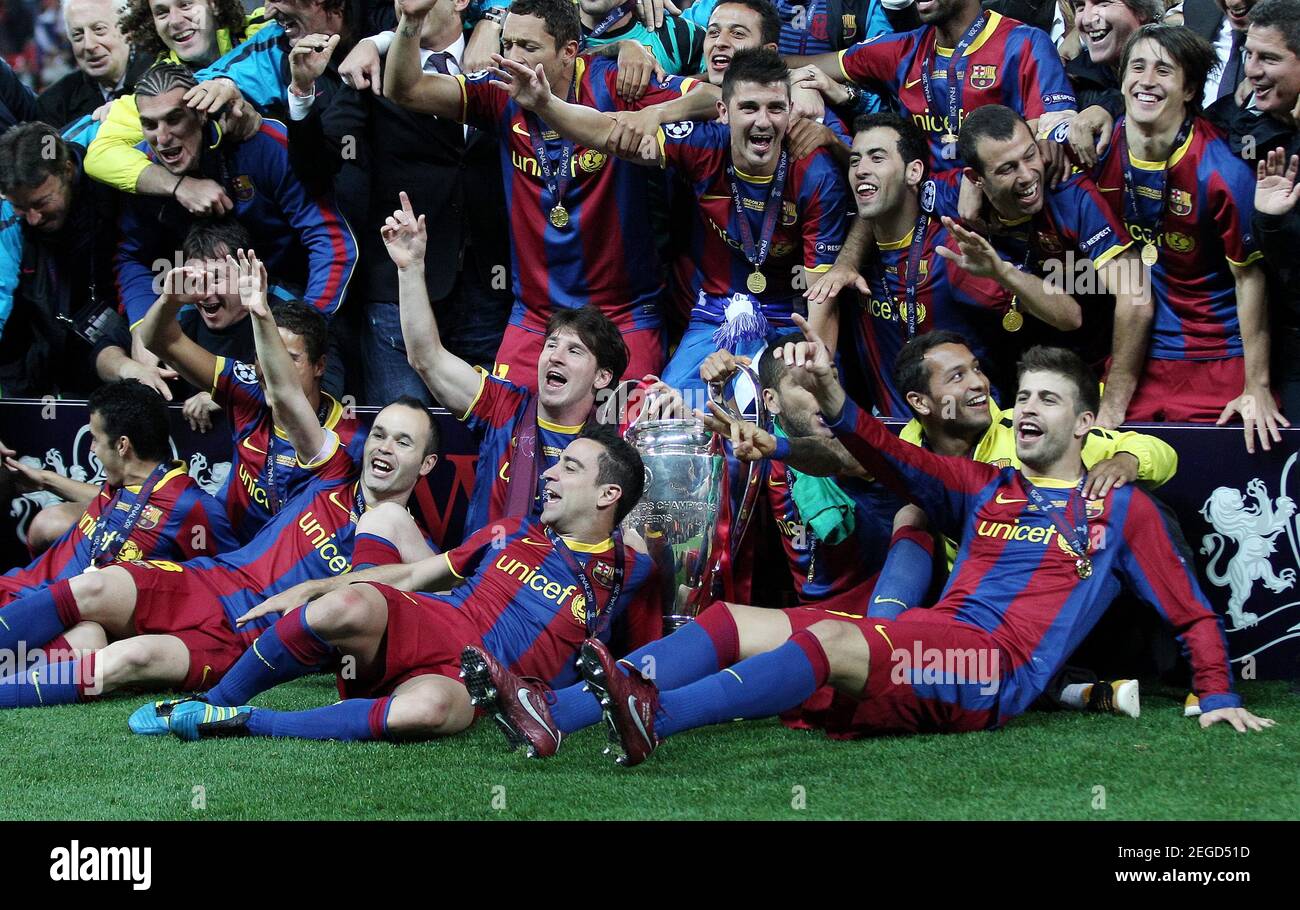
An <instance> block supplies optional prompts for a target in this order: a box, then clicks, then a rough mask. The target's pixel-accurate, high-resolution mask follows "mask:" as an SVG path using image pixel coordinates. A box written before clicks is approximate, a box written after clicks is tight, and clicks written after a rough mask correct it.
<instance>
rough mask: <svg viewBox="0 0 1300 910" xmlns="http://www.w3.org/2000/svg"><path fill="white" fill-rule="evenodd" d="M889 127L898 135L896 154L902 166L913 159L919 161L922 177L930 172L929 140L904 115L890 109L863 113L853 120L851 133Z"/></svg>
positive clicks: (855, 134) (855, 133)
mask: <svg viewBox="0 0 1300 910" xmlns="http://www.w3.org/2000/svg"><path fill="white" fill-rule="evenodd" d="M882 128H883V129H890V130H893V131H894V132H895V133H896V134H897V135H898V154H899V155H900V156H901V157H902V159H903V166H904V167H906V166H907V165H909V164H911V163H912V162H913V161H920V162H921V167H922V168H923V170H922V172H921V173H922V175H923V176H922V179H924V175H925V174H928V173H929V172H930V142H929V140H927V139H926V138H925V133H923V132H921V128H920V127H919V126H917V125H916V124H915V123H913V122H912V121H911V120H909V119H908V118H906V117H900V116H899V115H898V114H895V113H893V112H892V111H879V112H877V113H874V114H863V115H862V116H861V117H859V118H858V119H857V120H855V121H853V135H854V136H857V134H858V133H862V132H865V131H867V130H874V129H882Z"/></svg>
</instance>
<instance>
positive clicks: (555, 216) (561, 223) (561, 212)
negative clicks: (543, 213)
mask: <svg viewBox="0 0 1300 910" xmlns="http://www.w3.org/2000/svg"><path fill="white" fill-rule="evenodd" d="M551 224H553V225H555V226H556V227H557V228H562V227H566V226H567V225H568V224H569V210H568V209H566V208H565V207H564V206H562V205H557V206H556V207H555V208H553V209H551Z"/></svg>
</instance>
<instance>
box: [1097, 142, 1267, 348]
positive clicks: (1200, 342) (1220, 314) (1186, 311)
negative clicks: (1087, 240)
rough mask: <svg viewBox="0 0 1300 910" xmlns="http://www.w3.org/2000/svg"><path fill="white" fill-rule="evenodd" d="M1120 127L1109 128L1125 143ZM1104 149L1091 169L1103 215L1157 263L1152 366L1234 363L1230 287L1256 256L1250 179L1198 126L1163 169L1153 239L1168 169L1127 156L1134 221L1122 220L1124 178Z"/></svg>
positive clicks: (1112, 149)
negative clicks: (1149, 250) (1152, 250)
mask: <svg viewBox="0 0 1300 910" xmlns="http://www.w3.org/2000/svg"><path fill="white" fill-rule="evenodd" d="M1123 129H1124V118H1123V117H1121V118H1120V119H1119V121H1118V122H1116V124H1115V132H1114V135H1115V136H1116V137H1119V136H1122V135H1123V134H1122V133H1121V130H1123ZM1124 144H1125V143H1122V142H1117V141H1115V139H1112V140H1111V143H1110V146H1109V147H1108V148H1107V149H1106V153H1105V154H1104V155H1103V156H1102V158H1101V160H1100V161H1099V162H1098V163H1097V168H1096V171H1095V174H1096V181H1097V186H1098V188H1099V189H1100V190H1101V195H1102V197H1103V198H1104V199H1105V200H1106V202H1107V203H1108V204H1109V208H1110V210H1111V211H1112V212H1113V213H1114V215H1115V217H1116V218H1117V219H1119V220H1120V221H1121V222H1122V223H1124V224H1125V226H1126V227H1127V228H1128V234H1129V236H1130V237H1132V238H1133V239H1134V240H1135V241H1137V242H1138V243H1139V244H1146V243H1152V242H1154V243H1155V244H1156V246H1157V247H1159V249H1160V258H1159V260H1158V261H1157V262H1156V264H1155V265H1154V266H1152V267H1151V287H1152V294H1153V296H1154V297H1155V307H1156V312H1155V321H1154V322H1153V323H1152V325H1151V349H1150V356H1152V357H1155V358H1157V359H1160V360H1218V359H1221V358H1224V357H1241V356H1242V343H1241V324H1240V322H1239V321H1238V319H1237V285H1236V281H1235V280H1234V278H1233V275H1232V268H1231V266H1233V265H1238V266H1240V265H1248V264H1250V263H1252V262H1255V261H1256V260H1257V259H1259V258H1260V257H1261V256H1262V255H1263V254H1262V253H1261V252H1260V249H1259V244H1258V243H1257V242H1256V240H1255V235H1254V233H1253V232H1252V230H1251V225H1250V221H1251V217H1252V216H1253V215H1254V213H1255V175H1254V173H1253V172H1252V171H1251V169H1250V168H1249V167H1248V166H1247V165H1246V164H1245V162H1243V161H1242V160H1241V159H1240V158H1239V157H1238V156H1236V155H1235V154H1233V152H1232V149H1231V147H1230V146H1229V145H1228V143H1227V142H1226V141H1225V140H1224V139H1223V138H1222V136H1221V135H1220V134H1219V133H1218V132H1217V131H1216V130H1215V129H1214V127H1213V126H1211V125H1210V123H1209V121H1207V120H1204V119H1203V118H1200V117H1197V118H1196V120H1195V121H1194V122H1193V124H1192V129H1191V131H1190V132H1189V133H1188V136H1187V140H1186V141H1185V142H1184V143H1183V144H1182V146H1181V147H1179V148H1177V149H1175V150H1174V153H1173V155H1172V156H1171V157H1170V159H1169V169H1168V177H1167V179H1168V181H1169V187H1168V198H1169V204H1168V206H1167V208H1166V210H1165V213H1164V220H1163V222H1162V224H1161V226H1160V232H1161V234H1163V236H1162V237H1159V238H1154V239H1153V237H1152V231H1153V230H1154V228H1155V224H1156V221H1157V215H1158V214H1159V209H1160V199H1161V190H1162V189H1163V187H1164V180H1165V179H1166V177H1165V162H1163V161H1142V160H1140V159H1137V158H1134V157H1133V155H1132V153H1131V152H1129V153H1128V156H1129V164H1130V165H1131V168H1130V170H1131V172H1132V174H1133V189H1134V193H1135V195H1136V197H1137V209H1138V212H1137V218H1136V220H1130V219H1131V218H1132V212H1131V211H1129V212H1126V203H1125V196H1126V195H1127V194H1126V193H1125V191H1124V171H1123V168H1122V163H1121V159H1120V156H1119V153H1118V152H1117V150H1116V149H1117V147H1118V146H1120V145H1124Z"/></svg>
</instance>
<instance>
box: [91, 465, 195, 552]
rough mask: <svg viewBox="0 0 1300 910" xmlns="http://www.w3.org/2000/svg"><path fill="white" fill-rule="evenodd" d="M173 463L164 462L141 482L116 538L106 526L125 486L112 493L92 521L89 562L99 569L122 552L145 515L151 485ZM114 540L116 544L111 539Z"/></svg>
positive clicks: (154, 485) (152, 486)
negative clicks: (100, 512) (95, 518)
mask: <svg viewBox="0 0 1300 910" xmlns="http://www.w3.org/2000/svg"><path fill="white" fill-rule="evenodd" d="M173 467H175V464H169V463H167V462H163V463H161V464H159V465H158V466H157V467H156V468H154V469H153V470H152V471H150V472H149V476H148V477H147V478H145V482H144V483H143V484H141V485H140V492H139V493H137V494H135V502H133V503H131V508H130V509H129V510H128V511H127V513H126V522H125V524H124V525H123V527H122V531H121V533H120V534H118V535H117V537H116V538H113V537H112V531H111V530H110V529H109V524H110V522H109V519H110V518H111V517H112V515H113V510H114V509H116V508H117V502H118V500H119V499H121V498H122V491H123V490H125V489H126V488H125V487H122V488H121V489H119V490H118V491H117V492H116V493H114V494H113V498H112V499H110V500H109V502H108V508H106V509H105V510H104V514H103V515H101V516H99V521H97V522H95V530H94V531H93V532H91V533H92V536H91V538H90V564H91V565H92V566H94V567H95V568H102V567H103V566H106V565H108V564H109V563H112V562H116V561H117V554H118V553H120V552H121V551H122V547H123V546H125V545H126V541H127V539H128V538H129V537H130V536H131V532H132V531H134V530H135V526H136V524H137V523H138V522H139V521H140V516H141V515H143V514H144V507H145V506H146V505H148V503H149V497H150V495H152V493H153V490H154V487H156V486H158V481H160V480H162V479H163V476H164V475H165V474H166V473H167V472H168V471H170V470H171V469H172V468H173ZM114 541H116V544H117V545H116V546H114V545H113V542H114Z"/></svg>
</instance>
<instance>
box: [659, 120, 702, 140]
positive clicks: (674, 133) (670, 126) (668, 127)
mask: <svg viewBox="0 0 1300 910" xmlns="http://www.w3.org/2000/svg"><path fill="white" fill-rule="evenodd" d="M694 130H695V121H694V120H682V121H679V122H677V123H666V124H664V135H666V136H671V137H672V138H673V139H685V138H686V137H687V136H689V135H690V134H691V133H692V132H693V131H694Z"/></svg>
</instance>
